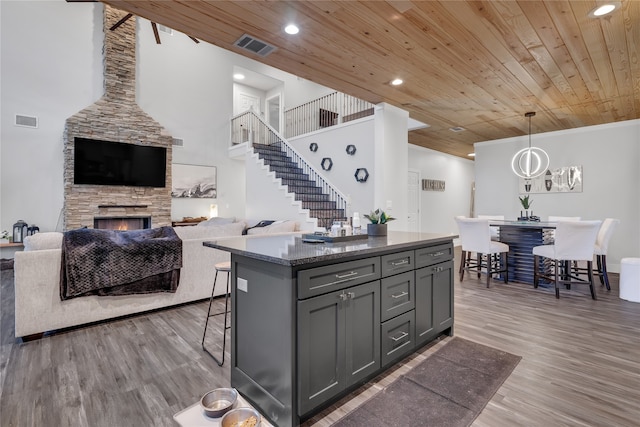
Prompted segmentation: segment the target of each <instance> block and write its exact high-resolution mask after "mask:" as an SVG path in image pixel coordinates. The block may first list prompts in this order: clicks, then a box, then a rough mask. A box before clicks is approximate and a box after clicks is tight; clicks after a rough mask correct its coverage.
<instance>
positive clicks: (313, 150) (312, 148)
mask: <svg viewBox="0 0 640 427" xmlns="http://www.w3.org/2000/svg"><path fill="white" fill-rule="evenodd" d="M309 150H311V151H312V152H314V153H315V152H316V151H318V144H316V143H315V142H312V143H311V144H310V145H309Z"/></svg>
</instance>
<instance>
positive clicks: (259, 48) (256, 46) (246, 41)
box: [234, 34, 277, 57]
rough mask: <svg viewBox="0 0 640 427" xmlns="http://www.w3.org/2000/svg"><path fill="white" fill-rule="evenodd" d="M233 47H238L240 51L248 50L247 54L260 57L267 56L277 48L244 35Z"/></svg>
mask: <svg viewBox="0 0 640 427" xmlns="http://www.w3.org/2000/svg"><path fill="white" fill-rule="evenodd" d="M234 45H235V46H238V47H239V48H240V49H243V50H248V51H249V52H252V53H255V54H257V55H260V56H263V57H264V56H267V55H269V54H270V53H271V52H273V51H274V50H276V49H277V48H276V47H275V46H271V45H270V44H268V43H266V42H263V41H262V40H258V39H257V38H255V37H252V36H250V35H248V34H244V35H243V36H242V37H240V38H239V39H238V40H236V42H235V43H234Z"/></svg>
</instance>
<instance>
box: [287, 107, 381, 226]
mask: <svg viewBox="0 0 640 427" xmlns="http://www.w3.org/2000/svg"><path fill="white" fill-rule="evenodd" d="M373 121H374V120H373V116H371V117H366V118H363V119H359V120H354V121H352V122H347V123H344V124H341V125H337V126H332V127H329V128H325V129H321V130H318V131H316V132H313V133H310V134H307V135H304V136H301V137H296V138H291V139H290V140H289V142H290V143H291V145H292V146H293V147H294V148H295V149H296V151H298V153H300V155H301V156H303V157H304V159H305V160H306V161H307V162H308V163H309V164H310V165H311V166H313V167H314V168H315V169H316V170H317V171H318V172H320V173H321V174H322V175H323V177H324V178H325V179H326V180H327V182H329V183H330V184H331V185H333V186H334V187H336V188H339V189H340V191H342V192H343V194H344V195H345V197H347V200H348V201H350V202H351V205H350V207H349V208H348V212H347V216H351V215H352V214H353V212H359V213H360V216H361V217H362V215H363V214H365V213H369V212H370V211H371V210H372V208H371V207H372V206H374V203H373V188H374V184H373V176H374V175H375V164H374V157H375V151H374V124H373ZM313 142H315V143H316V144H318V151H316V152H312V151H311V150H309V145H311V143H313ZM349 144H352V145H354V146H355V147H356V153H355V154H354V155H352V156H351V155H349V154H347V145H349ZM325 157H328V158H330V159H331V160H332V161H333V166H332V167H331V170H329V171H324V170H322V166H321V163H322V159H324V158H325ZM358 168H366V169H367V171H368V172H369V179H368V180H367V181H366V182H358V181H356V178H355V173H356V170H357V169H358Z"/></svg>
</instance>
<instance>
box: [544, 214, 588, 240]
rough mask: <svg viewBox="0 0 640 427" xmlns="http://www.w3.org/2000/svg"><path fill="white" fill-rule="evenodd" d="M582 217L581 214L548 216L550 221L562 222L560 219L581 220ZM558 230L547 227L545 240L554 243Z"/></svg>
mask: <svg viewBox="0 0 640 427" xmlns="http://www.w3.org/2000/svg"><path fill="white" fill-rule="evenodd" d="M581 219H582V217H579V216H553V215H549V216H548V217H547V221H549V222H560V221H580V220H581ZM555 236H556V231H555V230H554V229H547V230H545V232H544V234H543V240H544V243H545V244H553V240H554V239H555Z"/></svg>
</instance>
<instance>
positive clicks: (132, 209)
mask: <svg viewBox="0 0 640 427" xmlns="http://www.w3.org/2000/svg"><path fill="white" fill-rule="evenodd" d="M125 14H126V13H125V12H122V11H119V10H118V9H114V8H112V7H110V6H108V5H106V4H105V5H104V24H103V28H104V32H105V40H104V52H103V55H104V86H105V93H104V95H103V96H102V98H100V99H99V100H98V101H97V102H96V103H95V104H93V105H91V106H89V107H87V108H85V109H83V110H81V111H80V112H78V113H76V114H74V115H73V116H71V117H69V118H68V119H67V121H66V124H65V131H64V141H65V145H64V214H63V218H64V229H65V230H70V229H74V228H80V227H85V226H86V227H89V228H93V218H94V217H96V216H99V217H111V216H119V217H126V216H151V226H152V227H161V226H165V225H171V159H172V151H171V148H172V137H171V135H169V134H168V133H167V132H166V131H165V129H164V128H163V127H162V126H161V125H160V124H159V123H157V122H156V121H155V120H153V118H151V117H150V116H149V115H148V114H146V113H145V112H144V111H142V109H141V108H140V107H139V106H138V104H136V99H135V86H136V82H135V74H136V49H135V47H136V20H135V18H130V19H129V20H127V21H126V22H125V23H124V24H122V25H121V26H120V27H118V28H117V29H116V30H115V31H110V30H109V28H110V27H111V26H112V25H113V24H115V23H116V22H118V21H119V20H120V19H121V18H122V17H123V16H124V15H125ZM75 137H83V138H90V139H99V140H106V141H116V142H124V143H132V144H134V143H135V144H141V145H152V146H161V147H167V168H166V170H167V177H166V183H165V184H166V186H165V188H151V187H125V186H102V185H75V184H74V183H73V161H74V138H75Z"/></svg>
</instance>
